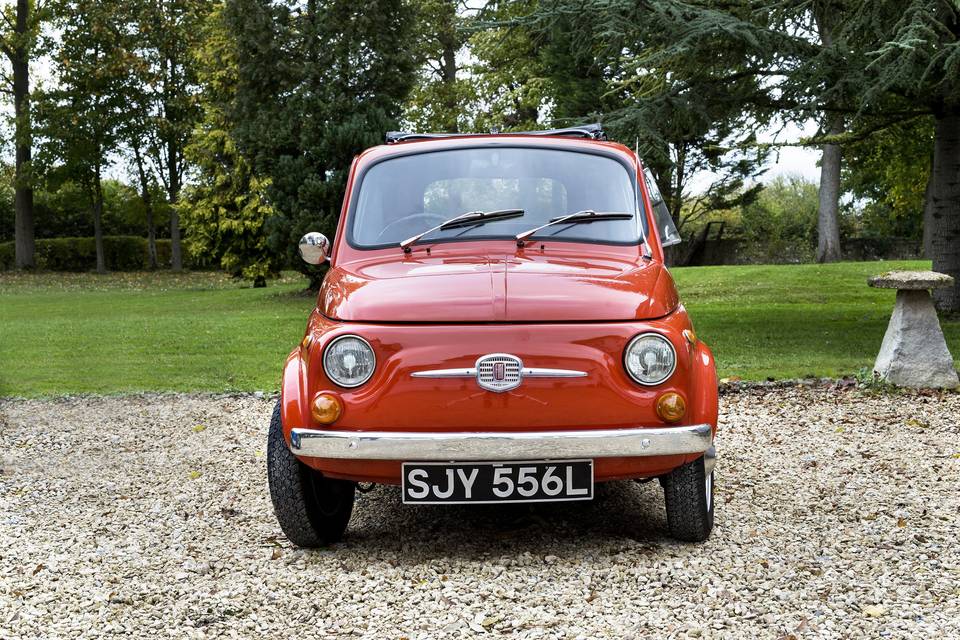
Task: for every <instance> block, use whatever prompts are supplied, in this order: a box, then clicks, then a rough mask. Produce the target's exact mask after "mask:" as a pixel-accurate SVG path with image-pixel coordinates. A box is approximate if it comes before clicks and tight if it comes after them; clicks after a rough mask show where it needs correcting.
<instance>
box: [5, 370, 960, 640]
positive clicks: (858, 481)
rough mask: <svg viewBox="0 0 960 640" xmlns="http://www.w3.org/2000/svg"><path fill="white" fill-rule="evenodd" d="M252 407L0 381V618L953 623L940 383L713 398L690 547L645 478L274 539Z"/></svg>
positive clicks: (272, 631) (950, 490) (202, 623)
mask: <svg viewBox="0 0 960 640" xmlns="http://www.w3.org/2000/svg"><path fill="white" fill-rule="evenodd" d="M271 408H272V399H271V398H254V397H251V396H240V397H238V396H209V395H203V396H201V395H143V396H126V397H83V398H66V399H61V400H14V399H6V400H0V468H2V470H3V472H2V474H0V637H2V638H11V639H13V638H37V637H44V638H77V637H81V638H86V637H102V636H111V635H112V636H116V637H151V638H164V637H176V638H184V637H185V638H215V637H223V638H231V637H271V638H274V637H276V638H377V639H379V638H409V639H418V640H424V639H427V638H473V637H495V636H498V635H511V636H514V637H519V638H564V639H571V640H572V639H575V638H591V639H592V638H688V637H700V638H719V637H724V638H728V637H743V638H754V637H770V638H780V637H790V636H791V635H792V636H794V637H797V638H806V637H811V638H813V637H816V638H839V637H867V636H869V637H891V638H905V637H917V638H926V637H958V636H960V587H958V586H957V585H958V584H960V545H958V543H957V533H956V523H957V521H958V516H960V492H958V491H957V486H958V481H960V395H958V394H955V393H931V392H926V393H902V394H896V395H873V394H868V393H866V392H863V391H856V390H846V391H843V390H839V391H838V390H831V389H823V388H812V387H796V388H769V389H754V390H741V391H738V392H736V393H727V394H725V395H724V396H723V397H722V398H721V421H722V424H721V435H720V440H719V454H720V457H719V462H718V465H717V483H718V484H717V494H716V501H717V523H716V529H715V530H714V533H713V536H712V538H711V539H710V540H709V541H708V542H706V543H705V544H702V545H688V544H680V543H676V542H673V541H671V540H670V539H669V538H667V536H666V523H665V521H664V515H663V499H662V494H661V491H660V488H659V486H657V484H656V483H648V484H643V485H638V484H636V483H631V482H618V483H612V484H605V485H600V486H598V491H597V493H598V497H597V500H595V501H594V502H591V503H565V504H553V505H536V506H522V505H505V506H482V505H480V506H475V507H470V506H451V507H433V506H421V507H416V506H403V505H401V504H400V493H399V490H397V489H396V488H393V487H381V488H378V489H377V490H376V491H374V492H373V493H370V494H366V495H360V496H358V502H357V507H356V510H355V512H354V518H353V520H352V521H351V523H350V527H349V528H348V530H347V536H346V540H345V541H344V542H343V543H341V544H338V545H336V546H335V547H332V548H330V549H326V550H320V551H303V550H299V549H295V548H293V547H291V546H290V545H289V543H287V541H286V540H285V539H284V538H283V536H282V534H281V533H280V531H279V527H278V526H277V524H276V521H275V520H274V518H273V514H272V511H271V508H270V500H269V496H268V494H267V487H266V477H265V467H264V465H265V459H264V449H265V444H266V429H267V422H268V420H269V416H270V411H271ZM197 427H202V428H199V429H198V428H197Z"/></svg>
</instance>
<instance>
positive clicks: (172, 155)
mask: <svg viewBox="0 0 960 640" xmlns="http://www.w3.org/2000/svg"><path fill="white" fill-rule="evenodd" d="M164 66H165V69H164V84H165V86H164V88H163V92H164V96H166V98H165V100H164V105H163V114H164V119H166V121H167V122H168V123H175V122H177V114H176V113H175V111H176V110H175V107H174V106H173V104H172V103H171V101H170V100H169V99H168V98H169V95H170V91H172V90H173V87H176V86H177V83H176V77H175V75H176V63H175V62H174V61H173V60H171V59H169V58H167V59H166V60H165V61H164ZM167 129H168V130H167V134H166V136H167V139H166V145H167V201H168V202H169V203H170V268H171V269H172V270H173V271H182V270H183V253H182V250H181V247H180V213H179V212H178V211H177V200H178V198H179V197H180V155H181V153H182V149H180V148H179V144H178V143H177V134H176V132H175V131H174V130H173V127H168V128H167Z"/></svg>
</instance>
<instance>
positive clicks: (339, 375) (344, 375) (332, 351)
mask: <svg viewBox="0 0 960 640" xmlns="http://www.w3.org/2000/svg"><path fill="white" fill-rule="evenodd" d="M376 366H377V358H376V356H375V355H374V354H373V348H372V347H371V346H370V343H369V342H367V341H366V340H364V339H363V338H361V337H359V336H340V337H339V338H337V339H336V340H334V341H333V342H331V343H330V344H328V345H327V349H326V351H324V352H323V370H324V371H325V372H326V373H327V377H328V378H330V379H331V380H333V382H335V383H336V384H338V385H340V386H341V387H347V388H351V387H359V386H360V385H362V384H363V383H364V382H366V381H367V380H369V379H370V376H372V375H373V370H374V369H375V368H376Z"/></svg>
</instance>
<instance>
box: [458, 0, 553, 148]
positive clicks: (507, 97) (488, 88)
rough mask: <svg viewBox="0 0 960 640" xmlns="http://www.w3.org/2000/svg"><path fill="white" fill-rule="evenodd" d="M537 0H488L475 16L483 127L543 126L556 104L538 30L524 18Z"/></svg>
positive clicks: (479, 126)
mask: <svg viewBox="0 0 960 640" xmlns="http://www.w3.org/2000/svg"><path fill="white" fill-rule="evenodd" d="M536 6H537V0H513V1H512V2H488V3H487V4H486V5H485V6H484V7H483V8H482V9H481V10H480V12H479V14H478V15H477V16H476V18H475V20H473V22H472V25H471V28H472V29H473V31H474V33H473V34H472V35H471V36H470V40H469V49H470V53H471V54H472V57H473V59H474V62H473V64H471V65H470V69H469V72H470V75H471V76H472V79H473V86H474V91H475V93H476V102H477V108H476V109H475V111H476V116H475V124H474V127H475V129H476V130H477V131H490V130H491V129H495V128H496V129H500V130H504V131H511V130H512V131H530V130H534V129H539V128H541V127H542V126H543V125H542V116H546V114H547V112H548V111H549V108H550V107H551V106H552V104H553V86H552V84H551V82H550V80H549V79H548V78H547V77H546V76H547V70H546V68H545V67H544V64H543V60H542V58H541V55H540V51H539V47H538V44H537V42H536V40H535V38H536V34H535V32H534V31H533V30H532V29H531V28H530V25H529V24H527V23H526V22H525V21H524V18H525V17H526V16H529V15H530V14H531V13H532V12H533V11H534V10H535V9H536Z"/></svg>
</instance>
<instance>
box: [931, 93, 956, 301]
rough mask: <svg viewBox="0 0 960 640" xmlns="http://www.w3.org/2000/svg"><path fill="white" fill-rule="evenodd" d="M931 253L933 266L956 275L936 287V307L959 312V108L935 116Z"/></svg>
mask: <svg viewBox="0 0 960 640" xmlns="http://www.w3.org/2000/svg"><path fill="white" fill-rule="evenodd" d="M930 181H931V186H930V203H929V208H930V222H931V234H930V257H931V258H932V259H933V270H934V271H939V272H941V273H946V274H948V275H951V276H953V279H954V285H953V287H951V288H949V289H937V290H935V291H934V292H933V299H934V301H935V302H936V305H937V308H938V309H939V310H941V311H944V312H946V313H950V314H956V313H960V111H957V112H953V113H946V114H943V115H940V114H938V115H937V116H936V129H935V134H934V141H933V168H932V169H931V175H930Z"/></svg>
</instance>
